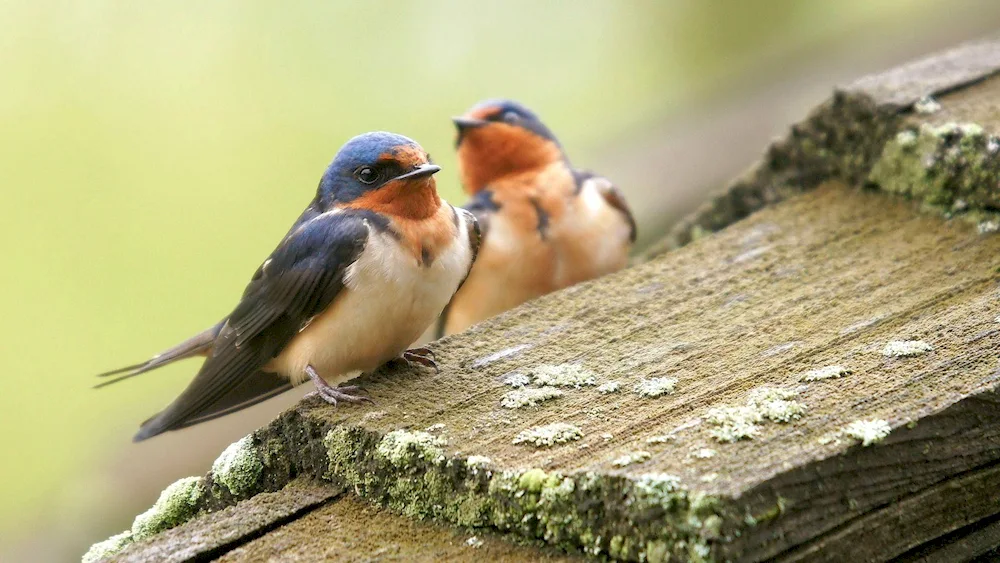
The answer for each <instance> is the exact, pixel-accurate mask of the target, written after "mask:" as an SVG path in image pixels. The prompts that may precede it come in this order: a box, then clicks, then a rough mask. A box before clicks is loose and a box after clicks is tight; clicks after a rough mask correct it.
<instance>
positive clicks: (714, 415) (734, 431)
mask: <svg viewBox="0 0 1000 563" xmlns="http://www.w3.org/2000/svg"><path fill="white" fill-rule="evenodd" d="M759 421H760V413H758V412H757V411H755V410H754V409H752V408H750V407H716V408H713V409H709V411H708V412H707V413H706V414H705V422H707V423H709V424H711V425H712V426H714V428H712V429H711V430H710V431H709V433H710V434H711V435H712V437H713V438H715V439H716V440H718V441H720V442H737V441H739V440H752V439H753V438H754V437H755V436H757V433H758V432H759V431H760V428H759V427H758V426H757V423H758V422H759Z"/></svg>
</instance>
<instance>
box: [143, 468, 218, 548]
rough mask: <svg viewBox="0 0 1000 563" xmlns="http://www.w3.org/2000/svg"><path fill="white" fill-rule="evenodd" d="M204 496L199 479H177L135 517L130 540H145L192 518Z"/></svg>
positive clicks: (203, 489)
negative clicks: (154, 501)
mask: <svg viewBox="0 0 1000 563" xmlns="http://www.w3.org/2000/svg"><path fill="white" fill-rule="evenodd" d="M204 494H205V488H204V486H203V485H202V482H201V478H199V477H185V478H183V479H178V480H177V481H175V482H174V483H172V484H171V485H170V486H168V487H167V488H166V489H164V490H163V492H162V493H160V498H158V499H157V500H156V503H155V504H153V506H152V507H151V508H150V509H149V510H147V511H146V512H143V513H142V514H140V515H138V516H136V517H135V521H134V522H132V539H133V540H135V541H138V540H141V539H145V538H148V537H150V536H153V535H155V534H158V533H159V532H162V531H163V530H167V529H170V528H173V527H174V526H177V525H178V524H182V523H183V522H186V521H187V520H188V519H189V518H191V517H192V516H194V514H195V512H196V511H197V508H198V501H199V500H200V499H201V497H202V495H204Z"/></svg>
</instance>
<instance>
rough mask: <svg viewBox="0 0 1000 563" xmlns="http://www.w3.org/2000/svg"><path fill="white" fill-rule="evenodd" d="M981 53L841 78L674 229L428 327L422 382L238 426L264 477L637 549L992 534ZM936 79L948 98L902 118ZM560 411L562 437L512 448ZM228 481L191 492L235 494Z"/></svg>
mask: <svg viewBox="0 0 1000 563" xmlns="http://www.w3.org/2000/svg"><path fill="white" fill-rule="evenodd" d="M996 52H997V48H996V44H995V43H993V42H980V43H975V44H971V45H968V46H965V47H962V48H959V49H958V50H956V51H954V52H950V53H947V54H945V55H943V56H939V57H932V58H931V59H930V60H929V61H925V62H923V63H919V64H915V65H912V66H911V67H909V69H908V70H906V71H905V72H890V73H886V74H885V75H882V77H881V78H872V79H867V80H863V81H861V82H859V83H858V85H855V86H852V87H848V88H847V89H845V90H843V91H842V92H840V93H839V94H838V95H836V96H835V97H834V99H833V100H831V102H829V103H827V104H825V105H824V106H822V107H821V108H819V109H818V110H817V111H816V112H815V113H814V114H813V115H812V116H811V117H810V118H809V119H808V120H807V121H806V122H804V123H803V124H802V125H800V126H797V127H795V128H793V132H792V135H791V137H790V138H789V139H788V140H786V141H783V142H781V143H778V144H777V145H775V146H774V147H772V149H771V150H770V151H769V153H768V156H767V157H766V158H765V160H764V161H763V162H762V163H761V164H760V165H759V166H758V167H757V168H756V169H755V170H754V171H752V172H751V173H749V174H748V175H747V176H745V177H744V178H743V179H741V180H739V181H737V182H736V183H735V184H734V185H733V187H732V188H731V189H730V190H729V191H727V193H726V194H724V195H723V196H720V198H717V199H716V200H715V202H714V203H713V204H712V205H710V206H708V207H706V208H705V210H703V211H702V212H701V213H699V214H697V215H696V216H694V217H693V218H692V219H691V220H690V221H688V222H687V223H686V225H685V226H683V227H681V228H680V229H679V230H678V231H677V232H675V233H674V236H673V237H672V238H671V239H670V241H669V242H670V245H672V246H681V245H686V246H683V248H679V249H678V250H675V251H673V252H669V253H664V254H662V255H660V256H658V257H656V258H653V259H651V260H650V261H648V262H646V263H643V264H640V265H638V266H636V267H633V268H631V269H629V270H626V271H624V272H620V273H618V274H616V275H613V276H608V277H606V278H603V279H601V280H597V281H594V282H590V283H586V284H582V285H579V286H576V287H573V288H570V289H568V290H566V291H562V292H559V293H556V294H553V295H550V296H546V297H544V298H541V299H539V300H537V301H534V302H532V303H530V304H527V305H525V306H523V307H520V308H518V309H516V310H514V311H512V312H509V313H507V314H504V315H502V316H500V317H497V318H495V319H493V320H490V321H487V322H485V323H483V324H481V325H479V326H478V327H476V328H475V329H473V330H471V331H468V332H466V333H463V334H460V335H455V336H453V337H449V338H446V339H444V340H442V341H439V342H437V343H435V344H434V345H433V348H434V351H435V354H436V358H437V361H438V364H439V366H440V368H441V369H440V372H439V373H433V372H430V371H421V370H414V369H409V370H398V369H397V370H389V369H383V370H380V371H378V372H376V373H373V374H369V375H366V376H364V377H362V378H361V379H360V381H359V382H360V383H362V384H363V385H365V386H366V387H367V389H368V390H369V391H370V393H371V395H372V397H373V398H374V399H375V400H376V401H377V402H378V404H377V405H376V406H374V407H364V408H356V409H346V408H344V409H339V410H338V409H333V408H330V407H329V406H327V405H325V404H322V403H321V402H319V401H305V402H303V403H301V404H300V405H299V406H298V407H297V408H296V409H294V410H292V411H289V412H287V413H285V414H284V415H282V416H281V417H280V418H279V419H278V420H276V421H275V422H274V423H273V424H271V425H269V426H268V427H266V428H263V429H261V430H260V431H258V432H257V433H255V434H254V435H253V437H252V438H251V440H249V441H248V442H247V444H248V445H247V451H246V452H244V453H245V454H246V455H249V456H252V457H254V459H257V460H259V461H260V464H259V466H261V467H263V469H262V470H261V472H260V474H259V475H256V474H254V475H253V476H252V479H251V481H253V482H254V484H255V486H256V490H259V491H275V490H278V489H280V488H281V487H282V486H283V485H284V484H285V483H287V482H288V481H289V480H290V479H292V478H294V477H297V476H303V475H305V476H311V477H314V478H318V479H325V480H328V481H329V482H330V483H332V485H333V486H335V487H345V488H349V489H350V490H353V491H355V492H356V493H357V494H358V495H360V496H361V497H363V498H364V499H367V500H369V501H373V502H376V503H379V504H383V505H386V506H387V507H389V508H390V509H391V510H392V511H394V512H398V513H402V514H404V515H407V516H411V517H418V518H434V519H437V520H438V521H441V522H446V523H451V524H457V525H460V526H466V527H471V528H487V529H491V530H500V531H503V532H507V533H510V534H513V535H518V536H521V537H525V538H529V539H532V540H542V541H544V542H546V543H548V544H551V545H556V546H560V547H563V548H566V549H571V550H582V551H584V552H586V553H589V554H606V555H610V556H611V557H613V558H619V559H630V560H637V559H644V560H649V561H665V560H669V559H694V560H699V559H720V560H733V561H762V560H767V559H777V560H782V561H801V560H810V561H812V560H830V561H834V560H872V561H877V560H886V559H889V558H893V557H903V558H905V559H909V560H919V559H920V558H924V559H926V560H943V559H945V558H947V557H958V558H972V557H976V556H980V555H982V554H985V553H989V552H990V550H993V549H994V548H996V546H997V543H998V542H1000V539H998V538H996V537H995V536H992V535H991V533H990V531H991V530H994V529H995V525H996V522H997V521H998V519H1000V498H998V497H997V495H998V493H997V487H996V486H995V484H996V482H997V479H998V473H997V467H1000V424H998V422H1000V419H998V418H1000V409H997V406H998V405H997V402H998V401H997V392H998V391H997V390H998V388H1000V370H998V365H997V360H996V350H997V349H998V345H1000V324H998V319H1000V290H998V286H997V283H998V281H1000V237H998V236H993V235H992V234H990V233H991V232H992V231H995V230H997V229H1000V215H998V214H997V212H998V209H1000V158H998V157H997V154H998V153H1000V138H997V137H995V136H993V135H994V134H995V133H997V132H1000V131H998V130H997V129H996V127H997V125H998V123H1000V120H998V119H997V116H998V115H1000V112H998V111H997V109H996V104H995V102H994V101H993V100H996V99H1000V97H998V96H1000V78H996V77H991V75H992V74H993V73H994V72H995V71H996V69H997V68H1000V57H994V56H993V55H994V54H995V53H996ZM963 61H964V62H963ZM927 93H944V95H942V96H941V97H940V100H939V101H940V103H941V105H942V107H941V108H940V109H936V110H933V111H932V110H930V109H927V108H923V109H922V110H921V112H915V111H913V110H912V108H911V107H910V106H911V105H912V103H913V101H914V100H915V99H916V98H917V97H919V96H922V95H923V94H927ZM952 121H960V122H962V123H958V124H952V123H949V122H952ZM817 186H818V187H817ZM862 186H863V187H865V188H869V189H861V187H862ZM814 188H815V189H814ZM891 193H895V194H902V195H905V196H907V197H898V196H894V195H891ZM907 198H912V199H913V200H915V201H911V200H910V199H907ZM928 211H930V212H928ZM750 213H753V214H752V215H750ZM952 216H955V217H959V218H960V220H946V218H948V217H952ZM741 218H745V219H744V220H742V221H739V222H736V221H737V220H739V219H741ZM977 224H978V225H977ZM977 226H978V229H977ZM724 227H725V228H724ZM723 228H724V229H723ZM719 229H723V230H720V231H719V232H717V233H715V234H714V235H712V236H710V237H705V236H701V235H704V234H705V233H707V232H709V231H715V230H719ZM691 241H694V244H687V243H688V242H691ZM817 370H818V371H817ZM515 383H516V384H517V385H515ZM615 383H616V384H617V388H616V389H613V387H614V385H613V384H615ZM560 384H565V385H562V386H560ZM602 386H603V387H602ZM526 389H527V390H528V391H526ZM599 389H600V390H599ZM532 401H537V404H533V405H530V404H529V405H524V404H523V403H531V402H532ZM519 405H520V406H519ZM727 421H728V423H729V426H726V425H725V424H722V425H720V424H721V423H725V422H727ZM736 422H738V423H739V425H735V423H736ZM554 424H559V425H563V426H562V430H563V434H561V435H560V434H553V433H550V434H549V435H548V438H550V439H554V441H555V443H554V444H551V445H548V446H538V447H535V446H534V445H532V444H531V443H530V440H525V439H522V438H523V437H524V434H523V433H525V432H530V431H532V430H535V429H538V428H539V427H543V426H549V425H554ZM890 429H891V432H889V431H890ZM550 430H551V428H550ZM865 432H867V437H868V438H870V440H867V442H870V443H867V442H866V443H865V444H864V445H862V444H860V443H859V442H860V441H861V440H860V438H862V437H864V436H865V435H866V434H865ZM885 432H889V433H888V435H887V436H885V435H884V433H885ZM541 438H545V436H541ZM741 438H742V439H741ZM218 481H219V480H218V479H217V478H216V476H214V475H210V476H209V477H208V478H207V479H206V480H205V481H204V483H205V485H206V486H207V487H208V488H209V490H210V491H211V492H212V494H210V495H205V497H204V500H202V501H199V502H200V504H199V507H200V508H201V509H203V510H218V509H222V508H223V507H225V506H227V505H229V504H232V503H234V502H238V501H240V499H241V498H244V496H243V495H239V496H237V495H232V494H230V493H229V492H227V490H226V489H225V488H223V487H222V486H221V485H220V484H219V482H218ZM258 496H259V495H258ZM254 500H256V497H255V499H254ZM246 502H248V501H242V503H241V504H240V505H237V506H238V507H239V506H242V505H243V504H245V503H246ZM251 502H252V501H251ZM335 504H336V503H335ZM341 506H347V505H341ZM336 510H338V509H337V508H334V507H333V505H331V507H328V508H324V509H323V512H317V513H316V515H315V516H313V515H310V516H306V517H304V521H303V522H301V524H300V522H299V521H296V522H295V523H290V524H288V526H282V527H281V529H280V530H278V531H277V532H271V533H268V534H266V535H265V536H264V538H263V539H262V540H260V541H261V543H260V544H257V543H255V542H253V541H251V542H250V543H248V544H247V546H248V547H247V549H248V550H250V549H255V548H252V547H249V546H251V545H259V546H263V545H269V546H271V547H274V546H276V545H281V542H283V541H285V540H283V539H281V538H283V537H285V534H286V531H285V529H284V528H285V527H288V528H289V530H288V531H287V534H288V536H287V537H289V538H290V537H299V536H298V535H297V534H304V533H306V530H310V529H313V526H318V525H320V522H319V520H321V519H322V518H326V516H324V515H326V514H327V511H333V512H335V511H336ZM305 519H307V520H305ZM325 521H326V522H329V520H325ZM398 529H399V528H393V531H391V532H387V533H391V534H395V533H397V532H398ZM168 533H169V532H168ZM272 534H274V535H272ZM372 537H375V536H372ZM157 539H158V538H154V539H153V540H152V541H157ZM272 539H273V540H274V542H272V543H268V542H271V540H272ZM373 541H374V540H373ZM331 542H332V543H331V545H333V546H339V547H338V549H341V548H344V544H342V543H337V540H331ZM289 545H290V544H289ZM366 545H367V544H366ZM141 547H142V546H141V545H138V546H135V549H139V548H141ZM126 553H127V552H126ZM248 553H249V551H248Z"/></svg>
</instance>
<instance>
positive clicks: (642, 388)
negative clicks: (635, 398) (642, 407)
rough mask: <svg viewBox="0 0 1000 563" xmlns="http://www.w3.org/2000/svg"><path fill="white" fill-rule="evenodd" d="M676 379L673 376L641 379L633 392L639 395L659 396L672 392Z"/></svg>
mask: <svg viewBox="0 0 1000 563" xmlns="http://www.w3.org/2000/svg"><path fill="white" fill-rule="evenodd" d="M676 386H677V379H676V378H673V377H653V378H650V379H643V380H642V381H640V382H639V383H637V384H636V386H635V392H636V394H637V395H639V396H640V397H659V396H660V395H669V394H670V393H673V392H674V387H676Z"/></svg>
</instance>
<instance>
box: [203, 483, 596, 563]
mask: <svg viewBox="0 0 1000 563" xmlns="http://www.w3.org/2000/svg"><path fill="white" fill-rule="evenodd" d="M277 554H280V560H281V561H359V562H360V561H427V562H437V561H474V560H480V561H497V562H500V563H515V562H517V563H521V562H523V563H528V562H533V561H547V562H553V563H555V562H569V561H581V560H582V559H583V558H582V557H580V556H579V555H567V554H563V553H558V552H556V551H555V550H551V549H539V548H538V547H536V546H531V545H516V544H513V543H511V542H507V541H504V540H502V539H501V538H499V537H497V535H496V534H493V533H490V532H483V531H479V532H468V531H463V530H458V529H454V528H448V527H444V526H440V525H435V524H432V523H428V522H418V521H416V520H412V519H409V518H403V517H400V516H398V515H395V514H392V513H390V512H389V511H387V510H385V509H383V508H378V507H374V506H372V505H370V504H368V503H366V502H363V501H361V500H359V499H358V498H357V497H354V496H353V495H347V496H344V497H343V498H340V499H338V500H336V501H335V502H332V503H329V504H327V505H325V506H323V507H322V508H320V509H318V510H315V511H313V512H310V513H309V514H307V515H305V516H304V517H302V518H300V519H298V520H296V521H295V522H292V523H289V524H288V525H286V526H283V527H281V528H279V529H277V530H274V531H272V532H270V533H268V534H267V535H265V536H263V537H261V538H259V539H256V540H254V541H252V542H250V543H247V544H246V545H243V546H240V547H239V548H237V549H235V550H233V551H230V552H229V553H227V554H225V555H224V556H222V557H221V558H219V559H218V561H219V562H220V563H222V562H237V561H267V560H271V559H272V558H274V557H275V556H276V555H277Z"/></svg>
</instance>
